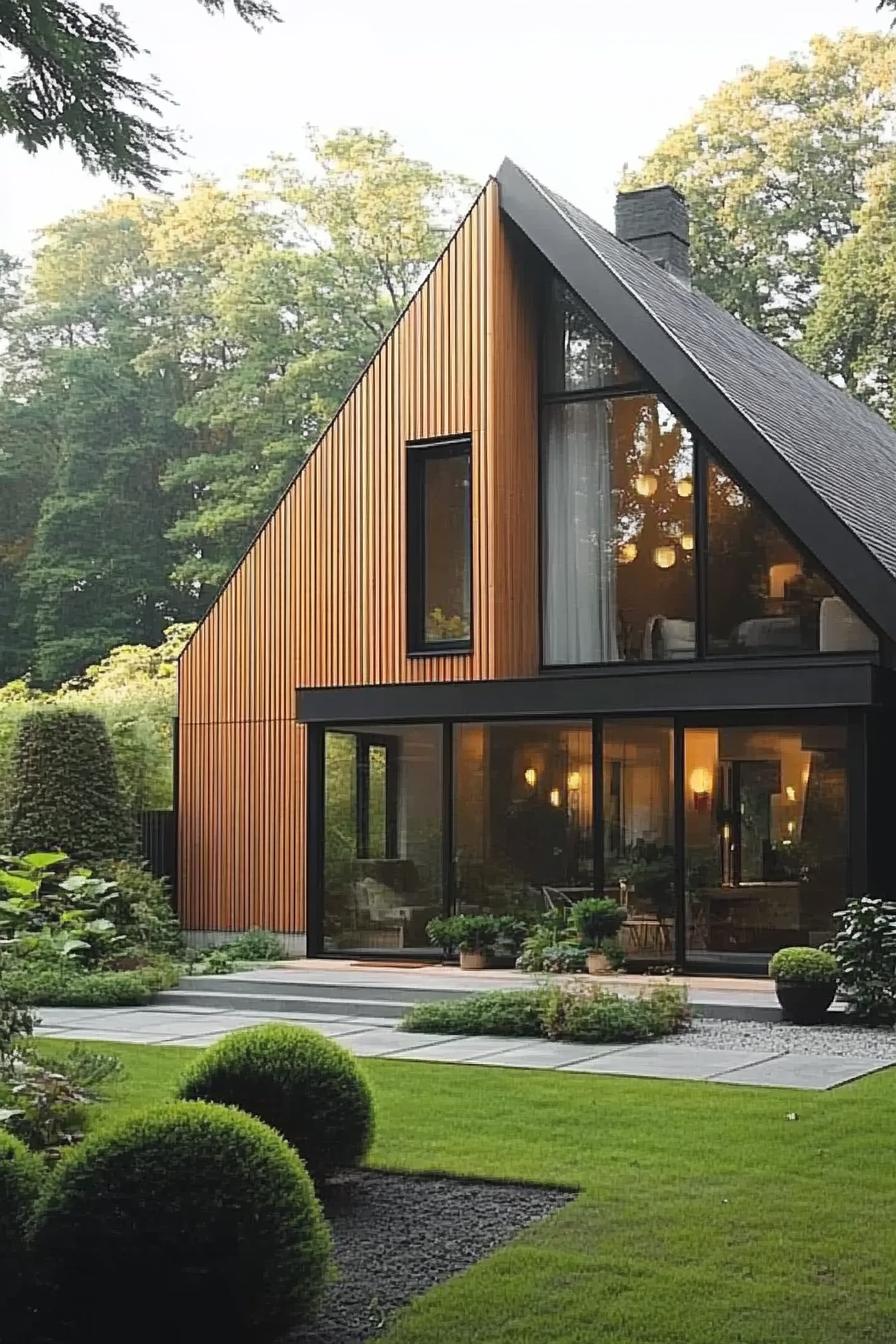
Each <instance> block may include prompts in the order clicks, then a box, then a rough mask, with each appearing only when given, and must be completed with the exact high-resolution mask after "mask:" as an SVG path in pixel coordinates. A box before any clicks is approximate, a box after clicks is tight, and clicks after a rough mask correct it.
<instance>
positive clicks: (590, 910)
mask: <svg viewBox="0 0 896 1344" xmlns="http://www.w3.org/2000/svg"><path fill="white" fill-rule="evenodd" d="M626 917H627V912H626V909H625V907H624V906H622V905H620V904H619V903H618V901H611V900H608V899H607V898H606V897H604V896H589V897H588V898H587V900H584V901H576V903H575V905H574V906H573V907H572V909H571V910H570V918H571V920H572V924H573V928H574V929H575V930H576V932H577V933H578V935H579V937H580V938H581V939H582V942H583V943H586V944H587V945H588V946H589V947H597V946H598V945H599V944H600V943H602V942H603V941H604V939H605V938H614V937H615V936H616V934H617V933H618V932H619V930H620V929H621V928H622V926H623V924H624V923H625V921H626Z"/></svg>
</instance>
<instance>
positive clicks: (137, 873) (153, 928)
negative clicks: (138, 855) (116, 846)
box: [102, 859, 184, 957]
mask: <svg viewBox="0 0 896 1344" xmlns="http://www.w3.org/2000/svg"><path fill="white" fill-rule="evenodd" d="M102 874H103V876H104V877H106V878H108V879H109V881H110V882H112V883H114V885H115V888H116V890H117V891H118V893H119V900H118V903H117V906H116V913H115V915H114V920H115V927H116V928H117V930H118V931H119V933H121V934H123V935H124V937H125V939H126V940H127V941H128V942H129V943H131V944H132V945H134V946H136V947H145V948H147V949H148V950H149V951H150V952H163V953H165V954H166V955H167V956H170V957H177V956H180V955H181V953H182V952H183V946H184V938H183V934H182V932H181V928H180V924H179V923H178V920H177V915H176V914H175V913H174V906H173V904H172V901H171V894H170V892H169V889H168V883H167V882H166V881H165V879H164V878H162V877H154V876H153V874H152V873H151V872H150V871H149V869H148V868H147V867H146V865H145V864H144V863H134V862H132V861H130V860H127V859H120V860H118V861H117V862H115V863H107V864H104V865H102Z"/></svg>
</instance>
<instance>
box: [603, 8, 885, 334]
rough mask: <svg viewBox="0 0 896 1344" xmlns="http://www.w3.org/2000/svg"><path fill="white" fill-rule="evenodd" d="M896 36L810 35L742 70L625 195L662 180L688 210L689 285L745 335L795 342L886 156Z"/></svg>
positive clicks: (658, 152) (638, 172) (653, 157)
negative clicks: (799, 49)
mask: <svg viewBox="0 0 896 1344" xmlns="http://www.w3.org/2000/svg"><path fill="white" fill-rule="evenodd" d="M894 112H896V37H893V36H890V35H886V34H878V33H857V32H845V33H843V34H842V35H841V36H840V37H839V38H837V39H831V38H827V37H815V38H813V39H812V41H811V42H810V45H809V52H808V55H795V56H790V57H787V58H785V59H778V60H773V61H770V62H769V64H768V65H767V66H765V67H764V68H763V69H761V70H755V69H747V70H745V71H744V72H743V73H742V74H741V75H740V76H739V77H738V78H737V79H735V80H733V81H732V82H731V83H729V84H725V85H723V86H722V87H721V88H720V89H719V90H718V92H717V93H715V94H713V95H712V96H711V97H710V98H707V99H706V100H705V101H704V102H703V103H702V104H701V106H700V108H699V109H698V111H697V112H696V114H695V115H694V116H693V117H692V118H691V119H690V120H689V121H688V122H686V123H685V124H684V125H682V126H679V127H678V128H677V129H676V130H674V131H672V132H670V134H669V135H667V136H666V137H665V138H664V139H663V140H662V142H661V143H660V144H659V145H658V146H657V148H656V149H655V150H654V151H653V152H652V153H651V154H649V155H648V157H647V158H646V160H645V161H644V163H643V164H642V165H641V166H640V167H639V168H637V169H635V170H632V171H628V172H626V173H625V175H624V177H623V183H622V185H623V187H624V188H633V187H638V186H650V185H656V184H658V183H661V182H671V183H673V184H674V185H675V186H677V187H678V188H679V189H680V190H681V191H682V192H683V193H684V194H685V196H686V197H687V198H688V201H689V204H690V207H691V219H692V242H691V257H692V263H693V271H694V279H695V281H696V283H697V284H698V285H699V286H700V288H701V289H703V290H704V291H705V292H706V293H708V294H709V295H711V297H712V298H714V299H716V300H717V302H719V303H720V304H722V306H723V307H725V308H727V309H728V310H729V311H730V312H732V313H734V314H735V315H736V316H737V317H739V318H741V320H742V321H744V322H746V323H747V324H748V325H749V326H752V327H755V328H757V329H758V330H760V331H763V332H765V333H766V334H768V335H770V336H772V337H774V338H775V339H778V340H780V341H782V342H784V343H789V342H796V341H798V340H799V337H800V336H801V334H802V331H803V328H804V326H805V323H806V320H807V318H808V315H809V313H810V312H811V310H812V307H813V305H814V302H815V299H816V295H817V291H818V285H819V280H820V276H821V272H822V268H823V266H824V264H825V260H826V258H827V256H828V254H829V253H830V252H831V251H832V249H834V248H836V247H838V246H839V245H840V244H841V243H842V242H843V240H844V239H845V238H848V237H849V236H850V235H851V234H852V233H853V232H854V231H855V228H856V222H855V220H856V213H857V211H858V210H859V208H860V206H861V205H862V202H863V199H864V196H865V192H866V183H867V180H868V175H869V173H870V171H871V170H872V169H873V168H874V167H875V166H876V165H878V164H880V163H882V162H885V161H886V160H887V159H888V158H890V157H891V156H892V154H893V135H892V127H893V115H894Z"/></svg>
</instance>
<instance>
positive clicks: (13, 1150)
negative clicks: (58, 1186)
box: [0, 1129, 43, 1340]
mask: <svg viewBox="0 0 896 1344" xmlns="http://www.w3.org/2000/svg"><path fill="white" fill-rule="evenodd" d="M42 1178H43V1166H42V1165H41V1162H40V1159H39V1158H38V1157H36V1156H35V1155H34V1153H30V1152H29V1151H28V1149H27V1148H26V1147H25V1145H24V1143H22V1142H21V1141H20V1140H19V1139H14V1138H13V1136H12V1135H11V1134H7V1133H5V1132H4V1131H3V1129H0V1323H2V1325H0V1329H2V1331H3V1337H4V1338H6V1339H10V1340H12V1339H18V1338H19V1337H20V1336H19V1334H18V1333H17V1331H16V1329H15V1328H14V1327H13V1325H12V1324H11V1322H16V1323H17V1324H18V1323H19V1322H20V1321H21V1318H22V1315H23V1313H24V1297H25V1292H26V1289H27V1279H28V1276H27V1272H26V1266H27V1251H26V1245H25V1234H26V1230H27V1227H28V1220H29V1218H30V1217H31V1210H32V1207H33V1205H34V1202H35V1200H36V1199H37V1196H38V1194H39V1192H40V1189H41V1184H42ZM7 1330H8V1331H9V1334H7V1333H6V1331H7Z"/></svg>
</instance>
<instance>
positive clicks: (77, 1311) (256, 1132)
mask: <svg viewBox="0 0 896 1344" xmlns="http://www.w3.org/2000/svg"><path fill="white" fill-rule="evenodd" d="M29 1247H30V1251H31V1256H32V1261H33V1270H34V1280H35V1301H36V1304H37V1311H38V1322H37V1324H38V1331H37V1333H38V1337H39V1338H40V1339H41V1341H46V1344H83V1342H84V1341H88V1340H89V1341H90V1344H121V1341H122V1340H125V1339H126V1340H129V1341H133V1344H150V1341H151V1342H152V1344H160V1341H171V1344H181V1342H183V1344H186V1341H187V1340H197V1341H199V1340H209V1341H211V1340H214V1341H215V1344H247V1341H249V1340H251V1341H252V1344H272V1342H273V1341H274V1340H277V1339H279V1338H280V1337H281V1335H282V1334H283V1333H284V1331H286V1330H287V1329H288V1328H289V1327H291V1326H295V1325H300V1324H301V1323H302V1322H304V1321H307V1320H309V1319H310V1318H311V1317H313V1315H314V1313H315V1311H316V1309H317V1305H318V1302H319V1300H320V1296H321V1293H322V1291H323V1287H324V1284H325V1281H326V1278H327V1272H328V1265H329V1256H330V1236H329V1232H328V1230H327V1226H326V1223H325V1222H324V1218H323V1214H322V1212H321V1209H320V1205H319V1204H318V1202H317V1199H316V1197H315V1194H314V1188H313V1186H312V1184H311V1181H310V1179H309V1177H308V1173H307V1172H306V1171H305V1168H304V1167H303V1165H302V1163H301V1161H300V1160H299V1158H298V1156H297V1155H296V1154H295V1153H294V1152H293V1150H292V1149H291V1148H290V1147H289V1145H288V1144H287V1143H285V1142H284V1140H283V1139H282V1138H281V1137H280V1136H279V1135H278V1134H275V1133H274V1131H273V1130H272V1129H270V1128H269V1127H268V1126H267V1125H263V1124H262V1123H261V1122H260V1121H259V1120H255V1119H253V1117H252V1116H249V1115H244V1114H242V1113H241V1112H239V1111H234V1110H227V1109H226V1108H225V1107H223V1106H209V1105H203V1104H199V1103H186V1102H175V1103H173V1104H170V1105H168V1106H162V1107H158V1108H156V1109H154V1110H151V1111H146V1112H144V1113H142V1114H140V1115H137V1116H135V1117H133V1118H132V1119H130V1120H128V1121H125V1122H124V1123H123V1124H122V1125H120V1126H119V1127H118V1128H117V1129H113V1130H111V1131H107V1132H105V1133H103V1134H98V1135H96V1136H95V1137H93V1138H89V1139H88V1140H87V1141H86V1142H85V1143H83V1144H82V1145H81V1146H80V1147H78V1148H75V1149H73V1150H72V1151H71V1153H70V1154H69V1155H68V1156H66V1157H65V1158H64V1159H63V1160H62V1161H61V1162H60V1163H59V1165H58V1167H57V1168H56V1169H55V1171H54V1173H53V1175H52V1176H51V1178H50V1181H49V1183H48V1187H47V1189H46V1191H45V1193H44V1195H43V1196H42V1197H41V1198H40V1199H39V1200H38V1203H37V1207H36V1209H35V1215H34V1224H33V1228H32V1231H31V1236H30V1243H29Z"/></svg>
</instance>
